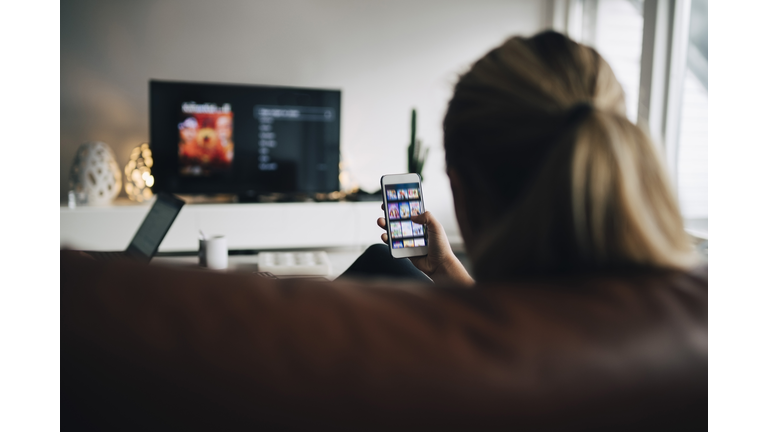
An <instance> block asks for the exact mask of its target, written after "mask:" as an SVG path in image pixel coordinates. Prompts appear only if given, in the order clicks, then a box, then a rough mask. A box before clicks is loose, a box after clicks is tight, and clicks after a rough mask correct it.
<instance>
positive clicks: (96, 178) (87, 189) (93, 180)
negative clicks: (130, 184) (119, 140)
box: [69, 142, 122, 206]
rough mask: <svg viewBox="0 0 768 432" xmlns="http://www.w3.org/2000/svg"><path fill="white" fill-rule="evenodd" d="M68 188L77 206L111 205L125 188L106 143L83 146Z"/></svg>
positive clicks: (112, 154)
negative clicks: (72, 192) (72, 193)
mask: <svg viewBox="0 0 768 432" xmlns="http://www.w3.org/2000/svg"><path fill="white" fill-rule="evenodd" d="M69 185H70V189H71V190H72V191H74V193H75V199H76V201H77V205H96V206H99V205H109V204H110V203H111V202H112V200H114V199H115V197H116V196H117V194H119V193H120V188H121V186H122V175H121V173H120V168H119V167H118V166H117V161H115V154H114V153H113V152H112V149H111V148H109V146H108V145H106V144H104V143H103V142H89V143H85V144H82V145H81V146H80V147H79V148H78V149H77V154H76V155H75V160H74V162H72V169H71V170H70V172H69Z"/></svg>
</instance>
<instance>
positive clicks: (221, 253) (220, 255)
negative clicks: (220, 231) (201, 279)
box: [198, 236, 229, 270]
mask: <svg viewBox="0 0 768 432" xmlns="http://www.w3.org/2000/svg"><path fill="white" fill-rule="evenodd" d="M228 252H229V251H228V250H227V238H226V237H224V236H213V237H210V238H208V239H206V240H202V239H201V240H200V251H199V253H198V256H199V257H200V267H208V268H209V269H214V270H223V269H226V268H227V265H228V262H227V260H228V256H227V255H228Z"/></svg>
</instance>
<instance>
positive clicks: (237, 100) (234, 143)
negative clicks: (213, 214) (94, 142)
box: [149, 80, 341, 197]
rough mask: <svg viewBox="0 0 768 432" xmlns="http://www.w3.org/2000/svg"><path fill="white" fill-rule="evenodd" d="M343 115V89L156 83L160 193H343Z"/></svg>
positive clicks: (154, 140)
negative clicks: (340, 185) (340, 149)
mask: <svg viewBox="0 0 768 432" xmlns="http://www.w3.org/2000/svg"><path fill="white" fill-rule="evenodd" d="M340 115H341V91H340V90H327V89H309V88H295V87H279V86H263V85H239V84H215V83H193V82H174V81H158V80H151V81H150V82H149V129H150V148H151V149H152V158H153V159H154V161H153V166H152V171H153V175H154V178H155V183H154V186H153V189H154V190H156V191H161V192H168V193H175V194H191V195H196V194H200V195H210V194H238V195H239V196H241V197H248V196H250V197H255V196H258V195H264V194H274V193H282V194H287V195H296V194H299V195H300V194H309V195H311V194H316V193H329V192H334V191H338V190H339V157H340V156H339V136H340Z"/></svg>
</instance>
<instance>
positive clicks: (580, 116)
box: [568, 102, 595, 123]
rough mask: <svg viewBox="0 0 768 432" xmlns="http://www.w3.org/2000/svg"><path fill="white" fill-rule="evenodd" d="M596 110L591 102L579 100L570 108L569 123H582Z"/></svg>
mask: <svg viewBox="0 0 768 432" xmlns="http://www.w3.org/2000/svg"><path fill="white" fill-rule="evenodd" d="M594 110H595V106H594V105H592V103H591V102H578V103H576V104H575V105H573V106H572V107H571V109H569V110H568V123H581V121H582V120H584V119H585V118H586V117H587V116H588V115H590V114H591V113H592V111H594Z"/></svg>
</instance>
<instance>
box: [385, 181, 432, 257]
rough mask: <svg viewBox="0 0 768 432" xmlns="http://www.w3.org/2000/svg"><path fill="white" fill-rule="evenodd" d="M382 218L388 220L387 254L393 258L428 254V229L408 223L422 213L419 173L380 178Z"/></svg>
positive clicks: (422, 203) (411, 222)
mask: <svg viewBox="0 0 768 432" xmlns="http://www.w3.org/2000/svg"><path fill="white" fill-rule="evenodd" d="M381 193H382V195H383V196H384V215H385V218H384V219H385V220H386V221H387V235H388V236H389V251H390V252H391V253H392V256H393V257H395V258H407V257H414V256H423V255H426V254H427V242H428V241H429V240H428V239H427V229H426V227H425V226H423V225H420V224H417V223H415V222H413V221H411V217H412V216H414V215H418V214H422V213H424V196H423V194H422V193H421V177H419V175H418V174H389V175H385V176H382V177H381Z"/></svg>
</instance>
